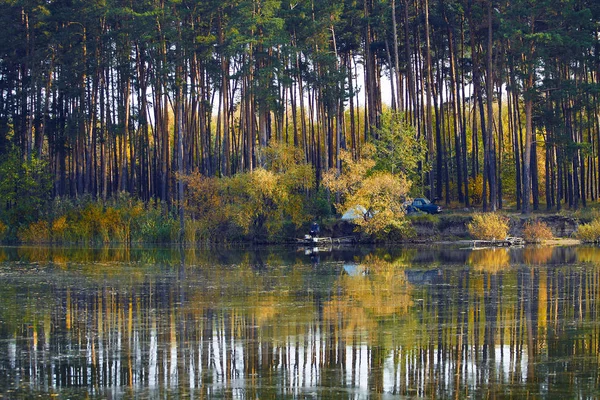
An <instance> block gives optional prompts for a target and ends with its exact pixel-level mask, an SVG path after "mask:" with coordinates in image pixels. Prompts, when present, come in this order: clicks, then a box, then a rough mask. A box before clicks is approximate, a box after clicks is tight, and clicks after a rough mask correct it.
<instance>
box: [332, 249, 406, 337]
mask: <svg viewBox="0 0 600 400" xmlns="http://www.w3.org/2000/svg"><path fill="white" fill-rule="evenodd" d="M361 267H362V268H363V270H364V271H365V272H366V273H365V274H364V275H363V274H361V275H358V276H349V275H342V276H341V277H340V279H339V281H338V283H339V287H340V288H341V292H340V295H339V296H337V297H335V298H334V299H333V300H331V301H329V302H327V304H326V305H325V308H324V312H323V314H324V318H326V319H328V320H332V321H338V320H340V318H342V319H341V321H342V322H343V329H344V331H345V332H344V334H345V335H347V337H348V338H350V337H352V335H353V332H355V331H356V330H361V329H365V330H369V331H370V332H376V331H377V329H371V328H375V327H376V325H377V322H378V319H379V318H380V317H389V316H391V315H394V314H396V315H405V314H407V313H408V310H409V308H410V307H411V305H412V298H411V287H410V284H409V283H408V282H407V281H406V278H405V275H404V268H403V267H402V266H400V265H398V264H392V263H390V262H387V261H384V260H382V259H379V258H372V257H367V258H366V259H365V261H363V263H362V264H361Z"/></svg>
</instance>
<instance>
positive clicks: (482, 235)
mask: <svg viewBox="0 0 600 400" xmlns="http://www.w3.org/2000/svg"><path fill="white" fill-rule="evenodd" d="M467 229H468V230H469V233H470V234H471V236H473V237H474V238H475V239H480V240H492V239H504V238H505V237H506V236H507V235H508V229H509V226H508V218H507V217H504V216H502V215H500V214H497V213H477V214H475V215H473V220H472V221H471V222H470V223H468V224H467Z"/></svg>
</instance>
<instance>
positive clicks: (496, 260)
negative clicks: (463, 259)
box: [468, 249, 510, 273]
mask: <svg viewBox="0 0 600 400" xmlns="http://www.w3.org/2000/svg"><path fill="white" fill-rule="evenodd" d="M468 263H469V265H471V266H472V267H474V268H475V270H477V271H485V272H490V273H497V272H500V271H502V270H504V269H506V268H507V267H508V266H509V265H510V257H509V254H508V249H478V250H474V251H472V252H471V254H469V261H468Z"/></svg>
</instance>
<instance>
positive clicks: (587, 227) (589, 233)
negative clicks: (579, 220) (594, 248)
mask: <svg viewBox="0 0 600 400" xmlns="http://www.w3.org/2000/svg"><path fill="white" fill-rule="evenodd" d="M575 235H576V236H577V238H578V239H579V240H581V241H582V242H587V243H598V242H600V218H596V219H594V220H592V222H589V223H587V224H582V225H579V227H578V228H577V232H576V233H575Z"/></svg>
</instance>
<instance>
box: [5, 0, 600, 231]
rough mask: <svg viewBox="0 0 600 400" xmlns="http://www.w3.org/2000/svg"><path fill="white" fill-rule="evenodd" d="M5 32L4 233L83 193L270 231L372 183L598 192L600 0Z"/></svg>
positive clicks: (10, 5) (112, 14)
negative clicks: (228, 219)
mask: <svg viewBox="0 0 600 400" xmlns="http://www.w3.org/2000/svg"><path fill="white" fill-rule="evenodd" d="M0 38H2V40H0V200H1V201H2V205H1V207H0V208H1V209H2V211H1V212H0V217H1V218H0V223H3V224H4V225H5V226H8V227H11V226H15V225H23V224H25V223H31V222H35V221H37V220H38V219H40V218H45V219H46V220H47V221H51V222H48V224H49V225H48V228H47V229H50V230H53V228H52V226H53V224H54V225H55V223H56V221H57V220H59V219H60V218H56V217H57V215H58V214H57V212H56V209H57V208H60V207H61V205H62V206H64V204H65V203H67V202H73V201H77V199H82V198H85V199H92V200H93V201H97V202H107V201H110V200H111V199H113V200H114V199H122V198H123V197H126V198H127V199H128V200H126V201H129V202H132V201H136V202H141V204H143V207H149V206H150V205H153V206H154V207H157V208H160V209H161V210H163V213H170V215H171V216H173V218H176V219H177V218H179V219H180V220H181V221H183V219H184V213H185V218H188V219H191V220H194V221H202V220H203V216H205V217H206V216H207V215H211V217H210V218H211V219H215V218H216V219H219V218H220V220H217V221H214V220H211V222H210V223H208V222H207V223H205V224H204V225H207V224H208V225H210V224H213V225H215V224H217V225H220V226H223V225H224V224H231V222H228V221H226V219H227V218H228V217H231V216H232V215H235V216H236V218H238V219H240V218H242V219H244V218H245V219H247V220H245V221H238V222H237V225H238V227H241V228H240V229H242V230H248V229H250V228H252V227H253V229H258V230H264V229H267V230H269V231H270V232H271V231H272V230H273V229H281V225H282V222H281V221H292V222H293V223H294V224H296V225H299V224H302V223H304V222H306V221H310V220H311V219H312V218H319V217H322V216H323V215H324V214H326V213H327V212H331V211H324V210H326V209H328V207H327V204H335V205H336V206H337V209H336V210H337V211H338V212H339V211H341V208H340V207H341V205H343V204H346V205H347V204H351V203H352V202H357V201H361V202H365V201H368V199H373V196H372V195H373V193H369V190H370V191H371V192H373V191H377V192H378V193H379V196H378V199H377V200H372V201H373V207H374V209H377V207H381V204H382V203H385V204H389V201H390V199H403V198H405V197H406V196H410V195H424V196H427V197H429V198H431V199H438V202H441V203H442V204H443V203H445V204H446V205H451V204H452V205H453V206H455V207H467V208H468V207H473V206H476V207H481V208H482V209H483V211H496V210H499V209H502V208H503V207H505V206H506V204H510V205H513V206H514V207H516V209H518V210H520V211H521V212H523V213H525V214H527V213H529V212H531V211H532V210H538V209H540V208H544V207H545V208H546V209H548V210H556V211H558V210H560V209H561V208H571V209H576V208H578V207H585V206H586V205H587V203H588V202H595V201H596V200H597V199H598V196H599V194H600V159H599V157H600V104H599V103H600V101H599V100H600V99H599V95H600V90H599V89H600V86H599V79H600V3H599V2H597V1H594V0H561V1H558V0H515V1H508V0H502V1H498V0H360V1H359V0H343V1H332V0H322V1H316V2H315V1H314V0H310V1H309V0H221V1H214V0H203V1H189V0H129V1H127V2H124V1H120V0H91V1H82V0H46V1H42V0H2V1H1V2H0ZM352 174H354V175H352ZM375 197H377V196H375ZM119 201H122V200H119ZM57 203H58V205H57ZM400 203H401V202H400ZM48 204H50V205H54V207H53V208H52V206H51V207H50V208H51V209H53V211H52V212H51V213H53V214H52V215H51V216H48V215H46V214H44V212H46V211H43V210H46V209H47V207H46V206H47V205H48ZM136 204H137V203H136ZM394 206H395V207H396V206H398V205H397V204H396V205H394ZM87 207H88V208H89V207H90V206H87ZM243 207H246V208H243ZM252 207H254V208H252ZM220 209H221V210H223V212H222V213H219V212H217V213H215V210H220ZM165 210H166V211H165ZM46 213H48V212H46ZM215 214H219V215H215ZM274 214H277V216H278V218H275V217H274V216H273V215H274ZM381 217H382V219H383V218H384V217H385V218H387V217H389V215H387V214H384V213H382V214H381ZM157 218H158V217H157ZM205 219H206V218H205ZM52 221H54V222H52ZM274 221H276V222H274ZM277 221H278V222H277ZM63 222H65V221H63ZM269 224H271V225H273V226H274V225H278V226H277V227H276V228H275V227H273V226H271V225H269ZM211 226H212V225H211ZM249 227H250V228H249ZM37 228H39V226H38V227H37ZM37 228H36V229H37ZM205 228H206V226H205ZM204 232H205V233H204V235H209V234H214V231H210V229H208V228H206V229H204ZM211 232H212V233H211Z"/></svg>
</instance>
